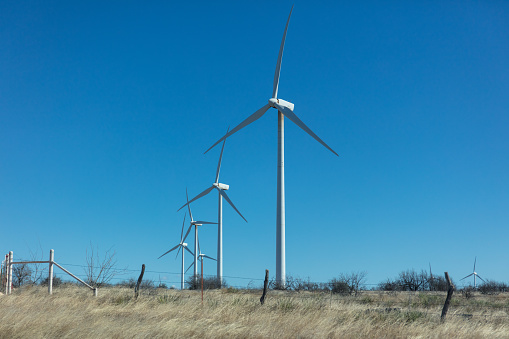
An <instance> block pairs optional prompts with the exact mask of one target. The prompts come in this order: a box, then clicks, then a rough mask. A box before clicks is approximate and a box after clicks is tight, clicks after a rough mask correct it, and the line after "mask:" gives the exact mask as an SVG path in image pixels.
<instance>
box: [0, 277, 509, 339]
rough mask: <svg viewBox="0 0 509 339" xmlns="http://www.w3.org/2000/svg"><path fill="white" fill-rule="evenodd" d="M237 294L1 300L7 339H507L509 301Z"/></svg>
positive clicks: (35, 292) (67, 294)
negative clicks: (444, 308) (445, 309)
mask: <svg viewBox="0 0 509 339" xmlns="http://www.w3.org/2000/svg"><path fill="white" fill-rule="evenodd" d="M260 295H261V293H258V292H246V291H237V290H221V291H217V290H216V291H209V292H205V297H204V302H203V305H202V303H201V299H200V293H199V292H194V291H177V290H153V291H150V292H147V291H142V294H141V296H140V297H139V298H138V299H137V300H136V299H134V298H133V291H132V290H129V289H124V288H117V287H115V288H105V289H100V290H99V296H98V297H97V298H94V297H93V296H92V293H91V291H89V290H87V289H85V288H82V287H76V286H70V287H60V288H56V289H55V290H54V294H53V295H52V296H49V295H47V290H46V289H44V288H41V287H32V288H24V289H21V290H18V291H15V292H14V293H13V295H10V296H0V337H1V338H188V337H200V338H251V337H252V338H509V312H508V311H507V310H508V307H509V298H508V297H507V296H505V295H498V296H493V297H485V296H480V295H476V296H475V297H473V298H469V299H465V298H464V297H462V296H461V294H456V296H455V297H454V299H453V302H452V305H451V307H450V311H449V312H450V313H449V315H448V319H447V321H446V322H445V323H441V322H440V311H441V304H442V303H443V300H444V299H445V295H444V294H430V293H419V294H411V293H398V294H386V293H377V292H364V293H363V294H361V295H360V296H358V297H339V296H334V297H333V298H332V299H331V297H330V295H327V294H316V293H287V292H276V291H270V292H269V294H268V299H267V300H266V302H265V305H263V306H262V305H260V301H259V297H260Z"/></svg>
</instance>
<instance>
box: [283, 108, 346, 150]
mask: <svg viewBox="0 0 509 339" xmlns="http://www.w3.org/2000/svg"><path fill="white" fill-rule="evenodd" d="M275 106H276V107H277V109H278V111H280V112H281V113H283V114H284V116H285V117H287V118H288V119H290V120H291V121H292V122H293V123H294V124H295V125H297V126H299V127H300V128H302V129H303V130H304V131H305V132H306V133H307V134H309V135H310V136H312V137H313V138H314V139H315V140H316V141H318V142H319V143H321V144H322V145H323V146H325V147H326V148H327V149H328V150H329V151H331V152H332V153H334V154H336V155H337V156H339V155H338V154H337V153H336V152H334V150H333V149H332V148H330V147H329V146H328V145H327V144H326V143H325V142H323V140H322V139H320V138H319V137H318V135H316V134H315V133H313V131H312V130H310V129H309V127H307V126H306V125H305V124H304V123H303V122H302V121H301V120H300V119H299V117H297V116H296V115H295V113H293V112H292V110H291V109H289V108H288V107H283V106H281V105H279V104H275Z"/></svg>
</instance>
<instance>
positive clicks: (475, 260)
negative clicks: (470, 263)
mask: <svg viewBox="0 0 509 339" xmlns="http://www.w3.org/2000/svg"><path fill="white" fill-rule="evenodd" d="M476 262H477V257H475V259H474V272H475V263H476Z"/></svg>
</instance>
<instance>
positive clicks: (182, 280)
mask: <svg viewBox="0 0 509 339" xmlns="http://www.w3.org/2000/svg"><path fill="white" fill-rule="evenodd" d="M185 223H186V215H185V214H184V221H183V222H182V230H181V231H180V242H179V243H178V244H177V246H175V247H173V248H172V249H171V250H169V251H167V252H165V253H164V254H163V255H161V256H160V257H159V258H157V259H160V258H161V257H163V256H165V255H166V254H168V253H170V252H171V251H173V250H175V249H177V247H178V251H177V256H176V257H175V258H177V257H178V255H179V252H180V249H181V248H182V275H181V278H180V288H181V289H184V250H186V251H188V252H189V253H191V255H192V256H194V254H193V252H191V250H190V249H189V248H187V244H186V243H185V242H184V240H185V239H184V238H183V235H184V224H185Z"/></svg>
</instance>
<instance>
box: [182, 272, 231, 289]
mask: <svg viewBox="0 0 509 339" xmlns="http://www.w3.org/2000/svg"><path fill="white" fill-rule="evenodd" d="M186 285H187V288H188V289H190V290H199V289H201V276H200V275H198V276H194V275H193V276H190V277H189V278H187V280H186ZM222 287H224V288H226V287H228V285H227V284H226V281H225V280H224V279H223V286H222ZM220 288H221V283H220V282H219V280H218V279H217V277H203V289H204V290H213V289H220Z"/></svg>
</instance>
